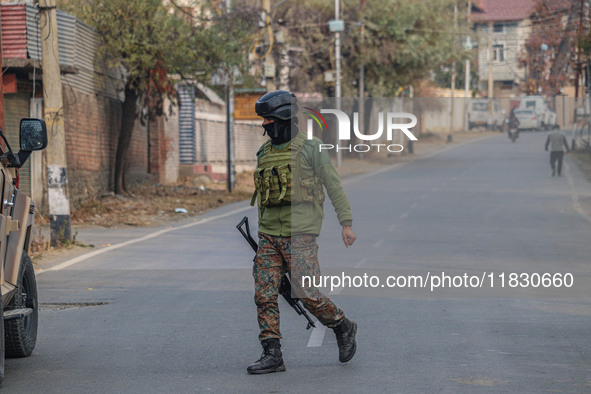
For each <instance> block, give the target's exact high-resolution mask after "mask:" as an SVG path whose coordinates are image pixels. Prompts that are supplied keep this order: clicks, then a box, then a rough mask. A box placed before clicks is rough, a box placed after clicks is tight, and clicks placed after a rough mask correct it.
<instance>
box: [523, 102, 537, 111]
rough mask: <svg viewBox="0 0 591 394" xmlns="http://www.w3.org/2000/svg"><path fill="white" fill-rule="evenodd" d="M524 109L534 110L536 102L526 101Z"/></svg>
mask: <svg viewBox="0 0 591 394" xmlns="http://www.w3.org/2000/svg"><path fill="white" fill-rule="evenodd" d="M525 108H527V109H536V102H535V101H526V102H525Z"/></svg>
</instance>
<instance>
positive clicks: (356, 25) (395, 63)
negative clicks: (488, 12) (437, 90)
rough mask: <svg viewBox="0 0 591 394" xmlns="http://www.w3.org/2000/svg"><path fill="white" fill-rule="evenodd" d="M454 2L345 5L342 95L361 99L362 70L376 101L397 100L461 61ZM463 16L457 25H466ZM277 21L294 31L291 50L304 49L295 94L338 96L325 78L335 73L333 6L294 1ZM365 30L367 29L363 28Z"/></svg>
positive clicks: (394, 0) (385, 0)
mask: <svg viewBox="0 0 591 394" xmlns="http://www.w3.org/2000/svg"><path fill="white" fill-rule="evenodd" d="M454 4H455V1H453V0H414V1H407V0H371V1H362V0H356V1H353V0H348V1H342V16H341V18H342V19H343V20H344V21H345V23H346V28H345V32H344V33H343V34H342V35H341V37H342V38H341V42H342V67H343V69H342V71H343V76H342V80H343V86H342V87H343V94H344V95H356V94H357V80H358V75H359V67H360V65H361V63H360V62H361V61H363V64H364V67H365V86H366V90H367V92H368V94H369V95H370V96H374V97H379V96H382V97H386V96H393V95H395V94H396V92H398V91H399V90H400V88H401V87H402V88H405V87H407V86H409V85H411V84H413V83H414V82H417V81H418V80H421V79H423V78H426V77H428V76H430V73H431V71H432V70H437V69H439V68H440V66H441V65H443V64H445V63H446V62H449V61H450V59H452V58H455V59H457V60H460V59H461V58H462V55H463V50H462V49H461V47H460V46H459V37H460V36H459V35H458V34H456V33H457V32H458V31H459V28H456V27H454V8H453V6H454ZM461 14H462V13H459V14H458V15H460V16H459V17H458V25H459V26H462V25H465V24H464V23H463V20H462V19H461V18H462V16H461ZM276 19H277V20H281V21H283V28H284V29H286V30H287V31H289V37H290V39H291V41H292V45H294V46H297V47H299V48H301V51H302V56H299V59H298V61H297V62H296V64H295V68H294V70H293V71H292V73H291V80H292V82H293V85H295V87H296V90H302V91H306V90H313V91H323V92H324V93H326V94H328V95H331V94H333V93H334V92H333V87H332V86H331V85H327V84H326V83H325V82H324V73H325V72H326V71H332V70H334V59H333V48H334V40H333V36H334V35H333V34H332V33H331V32H329V29H328V21H329V20H331V19H334V5H333V4H332V3H330V2H326V1H322V0H303V1H298V2H291V3H289V6H286V7H285V8H284V9H283V10H282V11H281V12H279V11H278V15H277V18H276ZM362 25H363V28H362Z"/></svg>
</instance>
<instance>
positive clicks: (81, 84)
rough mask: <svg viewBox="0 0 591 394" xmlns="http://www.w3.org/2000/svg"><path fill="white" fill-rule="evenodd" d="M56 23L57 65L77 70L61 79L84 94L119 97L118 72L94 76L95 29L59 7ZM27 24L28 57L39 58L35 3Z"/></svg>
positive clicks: (31, 7)
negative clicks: (58, 61)
mask: <svg viewBox="0 0 591 394" xmlns="http://www.w3.org/2000/svg"><path fill="white" fill-rule="evenodd" d="M3 8H4V6H3ZM57 23H58V26H57V28H58V46H59V58H60V65H67V66H73V67H74V68H75V69H76V70H77V72H76V73H74V74H63V75H62V82H63V83H64V84H65V85H67V86H69V87H70V88H72V89H76V90H78V91H80V92H83V93H86V94H103V95H105V96H107V97H110V98H114V99H118V100H122V97H121V92H120V91H119V90H118V87H119V86H120V85H121V77H120V75H121V74H120V73H116V72H110V73H109V76H108V77H104V78H101V79H100V80H99V79H98V78H97V73H96V71H95V55H96V52H97V48H98V45H99V42H98V41H99V40H98V35H97V33H96V32H95V30H94V29H93V28H91V27H90V26H88V25H86V24H84V23H82V22H80V21H79V20H77V19H76V18H75V17H73V16H72V15H69V14H66V13H65V12H62V11H59V10H58V11H57ZM26 24H27V49H28V53H29V57H30V58H32V59H37V60H41V56H42V53H41V33H40V29H39V9H38V8H37V7H36V6H34V5H30V4H27V6H26Z"/></svg>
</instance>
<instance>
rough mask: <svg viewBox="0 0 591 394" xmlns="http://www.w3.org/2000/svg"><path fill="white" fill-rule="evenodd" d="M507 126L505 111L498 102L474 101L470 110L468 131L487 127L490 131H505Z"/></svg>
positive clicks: (488, 100)
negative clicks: (504, 127)
mask: <svg viewBox="0 0 591 394" xmlns="http://www.w3.org/2000/svg"><path fill="white" fill-rule="evenodd" d="M504 124H505V110H503V109H501V106H500V104H499V102H498V101H496V100H490V99H486V98H484V99H474V100H472V102H471V103H470V107H469V108H468V130H472V129H473V128H474V127H478V126H485V127H486V128H487V129H490V130H499V131H501V130H502V129H503V125H504Z"/></svg>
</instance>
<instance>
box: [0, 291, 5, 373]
mask: <svg viewBox="0 0 591 394" xmlns="http://www.w3.org/2000/svg"><path fill="white" fill-rule="evenodd" d="M0 319H1V320H0V323H2V324H0V384H1V383H2V381H3V380H4V356H5V355H4V346H5V345H4V324H3V321H4V313H3V312H2V293H1V292H0Z"/></svg>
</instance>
